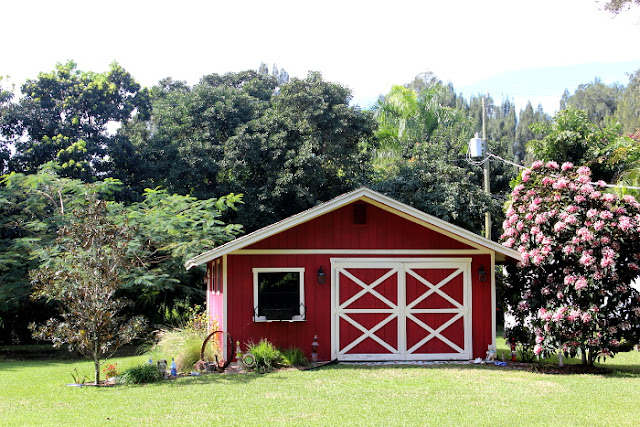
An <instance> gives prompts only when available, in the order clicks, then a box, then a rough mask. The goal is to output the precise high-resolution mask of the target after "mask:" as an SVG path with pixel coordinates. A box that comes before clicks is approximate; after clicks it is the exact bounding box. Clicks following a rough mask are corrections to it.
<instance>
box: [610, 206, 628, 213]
mask: <svg viewBox="0 0 640 427" xmlns="http://www.w3.org/2000/svg"><path fill="white" fill-rule="evenodd" d="M613 212H614V213H616V214H618V215H624V214H626V213H627V210H626V209H625V208H623V207H622V206H618V207H617V208H615V209H614V210H613Z"/></svg>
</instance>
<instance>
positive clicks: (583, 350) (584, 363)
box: [580, 344, 587, 365]
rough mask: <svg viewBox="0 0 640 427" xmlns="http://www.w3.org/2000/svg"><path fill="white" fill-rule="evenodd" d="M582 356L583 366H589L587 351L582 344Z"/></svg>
mask: <svg viewBox="0 0 640 427" xmlns="http://www.w3.org/2000/svg"><path fill="white" fill-rule="evenodd" d="M580 355H581V356H582V364H583V365H586V364H587V349H586V347H585V346H584V344H580Z"/></svg>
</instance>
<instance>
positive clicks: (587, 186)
mask: <svg viewBox="0 0 640 427" xmlns="http://www.w3.org/2000/svg"><path fill="white" fill-rule="evenodd" d="M580 191H581V192H582V193H584V194H591V193H593V192H594V191H595V189H594V188H593V186H592V185H591V184H584V185H583V186H582V187H580Z"/></svg>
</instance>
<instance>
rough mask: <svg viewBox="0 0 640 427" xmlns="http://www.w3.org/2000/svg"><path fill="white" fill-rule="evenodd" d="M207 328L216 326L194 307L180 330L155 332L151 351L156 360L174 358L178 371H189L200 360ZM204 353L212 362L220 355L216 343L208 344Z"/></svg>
mask: <svg viewBox="0 0 640 427" xmlns="http://www.w3.org/2000/svg"><path fill="white" fill-rule="evenodd" d="M209 328H211V330H215V328H217V325H216V324H215V322H210V321H209V320H208V317H207V315H206V314H205V313H204V311H202V310H201V309H200V307H199V306H196V307H195V308H194V309H192V310H190V318H189V319H188V320H187V321H186V322H185V323H184V325H183V326H182V327H181V328H173V329H162V330H159V331H157V332H156V337H157V344H156V345H155V347H154V348H153V350H152V352H151V353H152V354H151V356H152V357H154V356H153V355H154V354H155V357H154V358H156V359H162V358H165V359H170V358H172V357H173V358H174V360H175V362H176V365H177V368H178V371H182V372H184V371H189V370H191V369H193V368H194V365H195V364H196V362H197V361H198V360H200V350H201V349H202V343H203V342H204V340H205V338H206V337H207V335H208V334H209ZM210 343H211V345H209V346H207V349H206V351H205V354H206V358H207V359H208V360H214V359H215V355H216V354H217V355H218V356H220V355H221V352H220V350H219V349H218V346H217V343H215V342H210Z"/></svg>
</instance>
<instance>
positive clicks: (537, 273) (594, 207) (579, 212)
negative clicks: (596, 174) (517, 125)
mask: <svg viewBox="0 0 640 427" xmlns="http://www.w3.org/2000/svg"><path fill="white" fill-rule="evenodd" d="M503 229H504V233H503V234H502V236H501V242H502V244H503V245H505V246H507V247H510V248H514V249H516V250H517V251H518V252H519V253H520V255H521V256H522V261H521V262H520V263H518V265H517V266H512V267H509V268H508V275H509V277H508V278H507V285H506V286H507V289H506V295H507V299H508V302H509V306H510V313H511V314H512V315H514V317H515V318H516V319H517V323H516V329H518V330H523V328H524V329H526V330H527V334H525V335H524V336H529V337H535V339H534V341H533V342H530V343H527V344H528V345H531V346H533V347H534V353H535V354H548V353H552V352H555V351H562V352H564V353H566V354H570V355H576V354H577V353H578V350H580V353H581V355H582V361H583V363H585V364H593V363H594V362H595V361H596V360H597V358H598V357H599V356H605V357H606V356H613V355H614V354H615V353H616V352H617V349H618V346H619V345H620V340H621V339H622V338H626V339H633V340H637V337H638V328H639V325H640V294H639V293H638V292H637V291H636V290H635V289H634V288H632V287H631V286H630V283H631V282H632V281H633V279H635V278H636V277H638V275H639V273H640V270H639V269H640V203H638V202H637V201H636V200H635V199H634V198H633V197H631V196H625V197H624V198H620V197H618V196H617V195H615V194H612V193H608V192H606V187H605V183H604V182H602V181H600V182H597V183H592V182H591V171H590V170H589V168H588V167H586V166H582V167H580V168H577V169H576V168H574V167H573V165H572V164H570V163H565V164H563V165H562V166H559V165H558V164H557V163H555V162H549V163H546V164H544V163H543V162H539V161H538V162H534V163H533V165H532V167H531V169H526V170H524V171H523V172H522V175H521V177H520V182H519V183H518V185H516V186H515V187H514V189H513V192H512V193H511V200H510V203H509V205H508V209H507V211H506V220H505V221H504V223H503Z"/></svg>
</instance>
